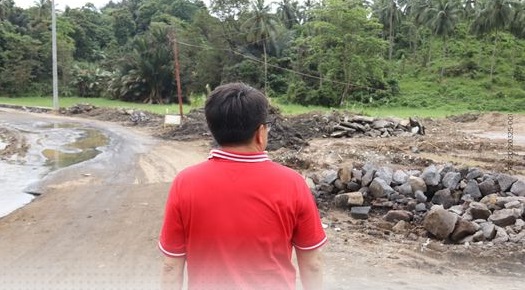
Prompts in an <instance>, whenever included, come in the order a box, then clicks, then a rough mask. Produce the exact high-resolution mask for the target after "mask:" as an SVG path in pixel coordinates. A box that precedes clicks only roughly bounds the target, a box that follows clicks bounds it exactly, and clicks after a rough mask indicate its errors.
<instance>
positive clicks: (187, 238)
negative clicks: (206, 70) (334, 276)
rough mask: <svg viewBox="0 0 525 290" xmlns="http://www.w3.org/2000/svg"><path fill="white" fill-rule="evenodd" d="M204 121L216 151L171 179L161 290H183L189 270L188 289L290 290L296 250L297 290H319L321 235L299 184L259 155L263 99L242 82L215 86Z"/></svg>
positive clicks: (264, 127) (264, 129)
mask: <svg viewBox="0 0 525 290" xmlns="http://www.w3.org/2000/svg"><path fill="white" fill-rule="evenodd" d="M205 114H206V120H207V122H208V127H209V129H210V131H211V133H212V135H213V137H214V138H215V140H216V141H217V143H218V144H219V145H220V148H219V149H215V150H212V151H211V153H210V156H209V158H208V160H207V161H205V162H203V163H200V164H198V165H195V166H193V167H189V168H187V169H185V170H183V171H181V172H180V173H179V174H178V175H177V177H176V178H175V180H174V181H173V184H172V186H171V189H170V192H169V197H168V200H167V202H166V212H165V218H164V224H163V226H162V230H161V234H160V240H159V248H160V249H161V251H162V252H163V253H164V254H165V256H166V258H165V262H164V269H163V281H162V282H163V286H166V289H168V288H169V289H181V287H182V280H183V277H184V275H183V272H184V265H185V263H187V270H188V288H189V289H191V290H193V289H220V290H226V289H227V290H234V289H268V290H270V289H271V290H279V289H286V290H292V289H295V281H296V276H295V275H296V270H295V268H294V266H293V264H292V261H291V260H292V249H293V248H295V252H296V256H297V261H298V265H299V272H300V278H301V282H302V285H303V289H305V290H309V289H312V290H319V289H322V261H321V260H322V259H321V252H320V247H321V246H322V245H323V244H324V243H325V242H326V235H325V233H324V230H323V228H322V226H321V221H320V217H319V213H318V210H317V207H316V205H315V202H314V199H313V196H312V194H311V193H310V190H309V188H308V187H307V185H306V183H305V181H304V179H303V177H302V176H301V175H300V174H298V173H297V172H295V171H293V170H291V169H289V168H287V167H284V166H282V165H279V164H277V163H274V162H272V161H271V160H270V159H269V158H268V155H267V153H266V152H265V151H264V150H265V148H266V145H267V141H268V131H269V129H270V122H268V121H267V118H268V101H267V99H266V97H265V96H264V95H263V94H262V93H261V92H259V91H257V90H255V89H253V88H251V87H249V86H247V85H245V84H241V83H232V84H227V85H223V86H220V87H218V88H217V89H215V90H214V91H213V92H212V93H211V94H210V96H209V97H208V99H207V101H206V105H205Z"/></svg>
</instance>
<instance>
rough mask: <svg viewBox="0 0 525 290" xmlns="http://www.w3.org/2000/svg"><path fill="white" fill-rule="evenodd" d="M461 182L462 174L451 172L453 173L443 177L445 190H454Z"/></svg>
mask: <svg viewBox="0 0 525 290" xmlns="http://www.w3.org/2000/svg"><path fill="white" fill-rule="evenodd" d="M460 181H461V173H459V172H453V171H451V172H447V173H446V174H445V176H443V181H442V183H443V186H444V187H445V188H448V189H450V190H454V189H456V188H457V187H458V184H459V182H460Z"/></svg>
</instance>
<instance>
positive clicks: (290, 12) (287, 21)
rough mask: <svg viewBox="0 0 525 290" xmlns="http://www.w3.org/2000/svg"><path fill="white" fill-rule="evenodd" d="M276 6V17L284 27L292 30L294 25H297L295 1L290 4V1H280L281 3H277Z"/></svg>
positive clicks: (296, 3)
mask: <svg viewBox="0 0 525 290" xmlns="http://www.w3.org/2000/svg"><path fill="white" fill-rule="evenodd" d="M277 5H278V7H277V15H278V17H279V19H280V20H281V22H282V23H283V25H284V27H286V28H287V29H292V27H293V26H294V25H296V24H299V19H298V17H297V16H298V15H297V12H298V10H297V9H298V8H297V5H298V2H297V1H292V2H290V0H282V1H281V2H277Z"/></svg>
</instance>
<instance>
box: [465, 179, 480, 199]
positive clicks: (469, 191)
mask: <svg viewBox="0 0 525 290" xmlns="http://www.w3.org/2000/svg"><path fill="white" fill-rule="evenodd" d="M463 194H464V195H469V196H470V197H472V198H473V199H474V200H479V199H480V198H481V196H482V195H481V191H480V190H479V185H478V183H477V182H476V181H475V180H470V181H469V182H468V183H467V186H466V187H465V189H464V190H463Z"/></svg>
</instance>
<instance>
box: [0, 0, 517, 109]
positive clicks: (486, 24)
mask: <svg viewBox="0 0 525 290" xmlns="http://www.w3.org/2000/svg"><path fill="white" fill-rule="evenodd" d="M210 3H211V5H210V7H206V5H205V4H204V2H202V1H199V0H177V1H172V0H123V1H120V2H119V3H114V2H110V3H109V4H107V5H106V6H105V7H103V8H101V9H97V8H96V7H94V6H93V5H90V4H88V5H86V6H84V7H82V8H79V9H70V8H66V9H65V10H64V11H59V14H58V21H57V30H58V39H57V41H58V55H59V60H58V67H59V85H60V89H59V94H60V104H61V106H68V105H72V104H76V103H85V102H89V103H91V104H93V105H96V106H108V107H133V108H138V109H144V110H149V111H152V112H156V113H165V112H166V109H168V110H169V111H170V112H178V105H177V93H176V92H177V89H176V81H175V74H174V67H175V59H178V61H179V63H180V78H181V87H182V98H183V102H184V109H185V111H189V110H190V109H192V108H198V107H201V106H202V105H203V101H204V97H203V96H204V95H205V94H206V93H207V92H208V91H209V90H210V89H213V88H214V87H216V86H217V85H219V84H221V83H226V82H231V81H243V82H245V83H248V84H250V85H252V86H254V87H257V88H259V89H261V90H264V91H265V92H266V93H267V94H268V95H269V96H270V97H271V98H272V103H274V104H277V105H278V106H279V107H280V108H281V110H282V111H283V112H284V113H286V114H299V113H303V112H307V111H312V110H318V111H323V110H325V111H326V110H332V109H343V110H352V111H356V112H362V113H366V114H370V115H377V116H389V115H397V116H403V117H404V116H410V115H411V116H433V117H439V116H446V115H450V114H456V113H464V112H480V111H505V112H525V1H523V0H479V1H472V0H448V1H447V0H374V1H364V0H346V1H343V0H326V1H315V0H308V1H295V0H279V1H277V2H271V3H270V2H269V1H263V0H211V1H210ZM50 11H51V1H49V0H39V1H38V2H35V5H34V6H33V7H31V8H28V9H22V8H19V7H16V6H15V5H14V2H13V1H12V0H0V96H2V97H1V98H0V103H11V104H12V103H16V104H22V105H32V106H51V100H50V98H51V95H52V89H51V59H50V55H51V52H50V50H51V31H50V29H49V26H50V24H51V15H50ZM175 50H178V55H176V54H175V53H174V52H175Z"/></svg>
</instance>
